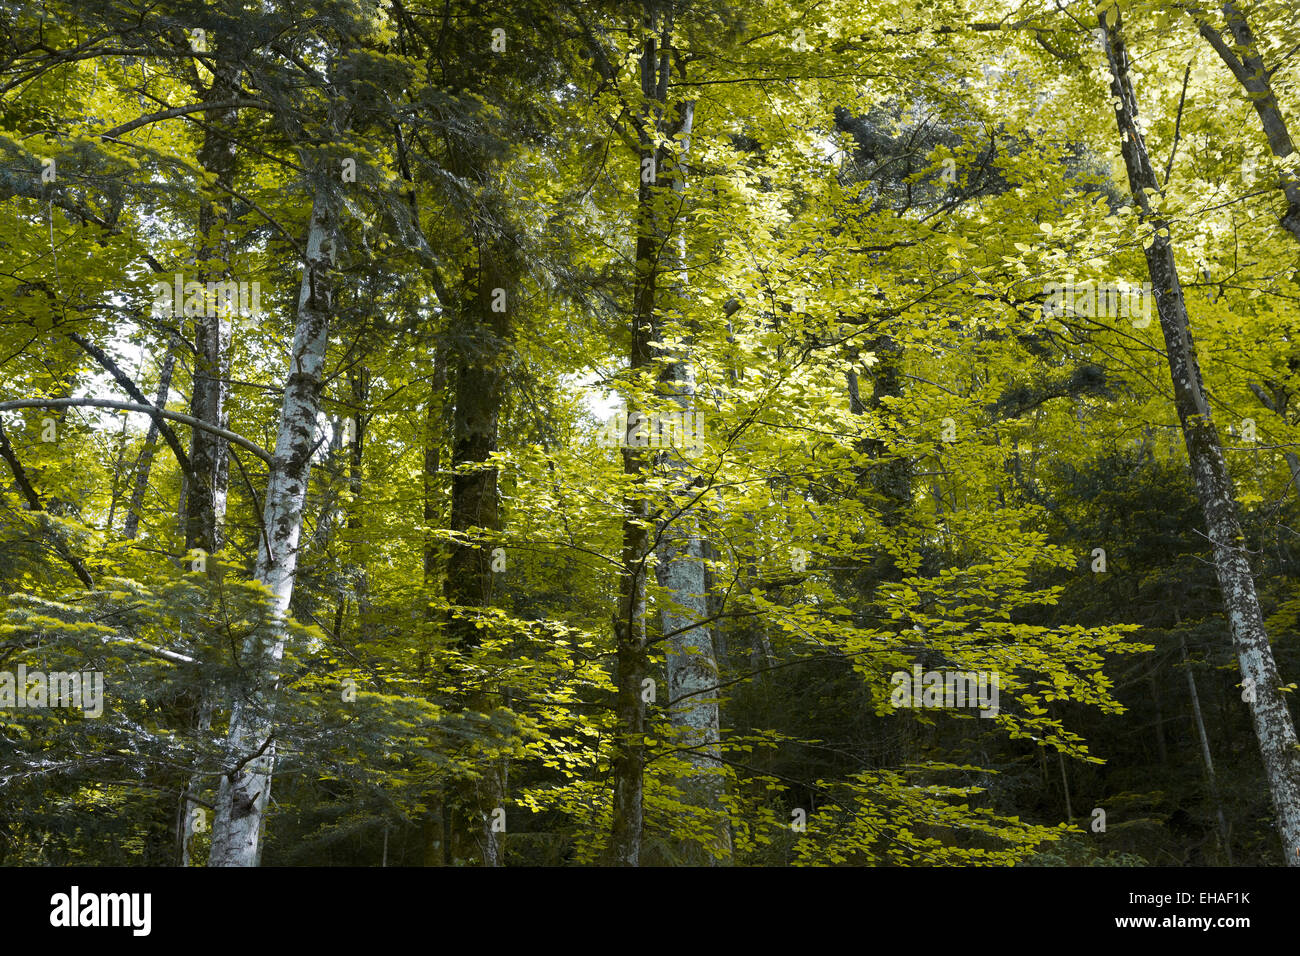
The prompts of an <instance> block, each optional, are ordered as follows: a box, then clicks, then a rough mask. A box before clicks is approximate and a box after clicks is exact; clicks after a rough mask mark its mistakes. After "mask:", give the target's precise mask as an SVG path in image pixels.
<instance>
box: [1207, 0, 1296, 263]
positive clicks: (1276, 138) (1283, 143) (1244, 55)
mask: <svg viewBox="0 0 1300 956" xmlns="http://www.w3.org/2000/svg"><path fill="white" fill-rule="evenodd" d="M1191 12H1192V15H1193V16H1194V17H1195V18H1196V26H1197V28H1198V29H1199V30H1200V33H1201V36H1203V37H1205V39H1206V41H1208V42H1209V44H1210V46H1212V47H1214V51H1215V52H1216V53H1218V54H1219V58H1220V59H1221V60H1223V62H1224V65H1226V66H1227V67H1228V69H1229V70H1230V71H1231V72H1232V75H1233V76H1234V77H1235V78H1236V80H1237V82H1238V83H1239V84H1241V87H1242V89H1244V90H1245V91H1246V94H1247V96H1248V97H1249V99H1250V105H1251V106H1253V107H1255V112H1256V113H1257V114H1258V115H1259V122H1260V125H1261V126H1262V127H1263V129H1264V136H1265V137H1267V139H1268V148H1269V150H1270V151H1271V152H1272V153H1273V155H1274V156H1276V157H1277V158H1278V159H1286V157H1288V156H1290V155H1291V154H1292V153H1293V152H1295V146H1294V145H1293V144H1292V142H1291V134H1290V133H1289V132H1288V130H1287V126H1286V120H1285V118H1284V117H1283V116H1282V109H1281V107H1279V106H1278V103H1277V97H1276V96H1274V95H1273V84H1272V82H1271V74H1270V73H1269V71H1268V70H1267V69H1266V68H1265V67H1264V59H1263V57H1261V56H1260V54H1259V46H1258V44H1256V42H1255V34H1254V32H1253V31H1252V30H1251V28H1250V24H1249V23H1247V22H1246V15H1245V13H1243V12H1242V10H1241V8H1240V7H1238V6H1237V4H1236V3H1235V2H1234V0H1226V2H1225V3H1224V4H1223V16H1224V20H1225V22H1226V23H1227V25H1228V30H1229V31H1230V32H1231V33H1232V38H1233V41H1234V42H1233V44H1232V45H1231V46H1229V45H1228V44H1227V43H1226V42H1225V41H1224V39H1223V35H1222V34H1221V33H1220V32H1219V31H1218V30H1216V29H1214V27H1212V26H1211V25H1210V23H1209V21H1208V20H1207V19H1206V18H1205V15H1204V12H1203V11H1201V10H1198V9H1196V8H1193V9H1192V11H1191ZM1279 185H1280V186H1281V189H1282V194H1283V195H1284V196H1285V197H1286V203H1287V209H1286V212H1285V213H1284V214H1283V216H1282V219H1281V224H1282V227H1283V228H1284V229H1286V230H1287V232H1289V233H1291V235H1293V236H1295V238H1296V239H1300V180H1297V179H1296V176H1295V174H1294V173H1291V172H1289V171H1288V170H1287V168H1286V167H1285V166H1283V167H1282V170H1281V182H1280V184H1279Z"/></svg>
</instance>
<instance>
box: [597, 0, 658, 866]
mask: <svg viewBox="0 0 1300 956" xmlns="http://www.w3.org/2000/svg"><path fill="white" fill-rule="evenodd" d="M654 30H655V11H654V5H653V3H652V2H647V3H646V4H645V7H644V10H643V19H642V35H643V40H642V50H641V59H640V68H641V94H642V97H643V104H642V109H641V111H640V113H639V115H638V117H637V140H638V156H637V158H638V163H637V169H638V176H639V180H638V187H637V207H636V275H635V276H634V285H633V301H632V328H631V333H632V334H631V345H630V350H629V354H628V372H629V376H628V377H629V381H633V382H635V381H636V380H637V379H639V378H640V377H641V373H642V372H643V371H644V370H648V369H649V366H650V364H651V362H652V360H653V351H652V348H651V345H650V343H651V342H652V341H654V340H655V337H656V334H657V329H656V327H655V290H656V287H657V284H658V273H659V253H660V249H661V248H662V245H663V235H662V227H661V226H660V225H659V223H658V221H657V217H656V216H655V197H656V195H657V190H656V188H655V185H654V183H653V182H652V181H651V178H650V177H648V176H647V175H646V174H645V172H644V171H645V170H646V169H657V168H658V166H659V158H660V153H659V149H658V148H657V146H656V144H655V140H654V137H653V135H652V134H651V130H650V124H651V123H652V122H655V120H654V119H653V113H652V110H651V107H650V105H649V104H650V103H651V102H653V101H655V100H657V99H658V83H657V80H658V58H657V56H656V42H655V36H654ZM628 411H629V415H628V433H629V434H631V433H632V432H633V430H634V425H633V424H632V409H631V408H630V407H629V409H628ZM625 437H626V436H625ZM623 445H624V447H623V449H622V456H623V473H624V474H626V475H629V476H631V478H632V489H633V490H632V491H631V492H630V493H628V494H627V495H625V497H624V499H623V503H622V510H623V550H622V555H621V559H620V565H619V598H618V608H617V610H616V611H615V614H614V650H615V668H614V687H615V696H614V717H615V721H616V723H617V731H616V733H615V735H614V741H613V749H614V754H613V759H612V761H611V771H612V774H613V814H612V820H611V826H610V836H609V844H608V845H607V846H606V848H605V861H606V862H607V863H609V864H610V865H614V866H639V865H640V863H641V845H642V831H643V827H644V822H645V807H644V795H645V760H646V752H645V751H646V745H645V732H646V703H647V699H646V689H647V687H649V686H651V685H650V684H649V683H647V682H648V681H649V680H650V677H649V672H650V661H649V657H648V655H647V648H646V574H647V570H648V568H649V563H650V556H651V534H650V532H651V528H652V524H651V517H650V515H651V505H650V502H649V500H648V499H646V498H645V497H644V495H642V494H640V493H639V489H640V486H641V485H642V484H643V483H644V481H645V479H646V476H647V473H648V471H649V466H650V458H649V454H648V453H647V452H646V451H645V449H644V448H641V447H635V446H633V445H632V443H631V442H630V441H626V440H625V441H624V442H623ZM655 696H656V697H657V694H656V695H655Z"/></svg>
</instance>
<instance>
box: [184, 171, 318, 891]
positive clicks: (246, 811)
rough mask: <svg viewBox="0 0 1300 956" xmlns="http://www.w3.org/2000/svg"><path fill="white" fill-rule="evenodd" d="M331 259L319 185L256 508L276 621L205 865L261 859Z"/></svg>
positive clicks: (262, 568) (254, 661)
mask: <svg viewBox="0 0 1300 956" xmlns="http://www.w3.org/2000/svg"><path fill="white" fill-rule="evenodd" d="M333 265H334V218H333V207H332V203H331V201H330V199H329V197H328V195H327V194H326V192H325V190H324V189H318V190H317V192H316V196H315V199H314V201H313V203H312V213H311V225H310V227H309V230H308V234H307V259H306V262H305V263H304V264H303V273H302V288H301V290H300V291H299V293H298V320H297V327H296V329H295V331H294V337H293V351H292V353H291V355H290V359H289V374H288V378H287V379H286V381H285V388H284V403H283V405H282V407H281V410H280V426H279V433H278V435H277V437H276V443H275V464H274V465H273V466H272V468H271V477H270V480H269V481H268V483H267V489H266V499H265V504H264V506H263V510H262V525H263V528H264V529H265V535H264V536H263V538H262V541H261V545H260V548H259V552H258V559H257V579H258V580H259V581H261V582H262V583H263V584H264V585H266V587H267V588H268V589H269V590H270V592H271V610H272V613H273V615H274V616H275V620H276V627H275V629H274V632H273V634H272V636H271V639H270V640H269V641H262V640H254V641H250V642H249V643H248V644H246V645H245V647H244V649H243V654H244V659H243V663H244V667H245V668H246V669H247V671H248V673H249V674H250V675H251V676H252V684H251V686H249V687H248V688H247V692H246V693H244V694H242V695H241V696H240V697H239V698H238V699H236V700H235V701H234V702H233V705H232V707H231V713H230V730H229V732H228V734H227V738H226V744H227V753H228V758H227V759H228V765H227V770H226V773H225V774H224V775H223V777H222V779H221V787H220V790H219V791H218V793H217V805H216V818H215V820H214V822H213V827H212V850H211V854H210V856H209V859H208V865H209V866H256V865H257V864H258V862H259V860H260V856H261V847H260V833H261V828H262V821H263V818H264V815H265V813H266V807H267V803H268V801H269V799H270V793H271V772H272V768H273V766H274V762H275V745H274V732H275V729H274V722H273V710H272V707H273V701H272V695H273V691H274V689H275V684H276V681H277V672H278V670H279V664H280V661H281V659H282V658H283V656H284V641H285V635H286V630H285V628H284V618H285V616H286V615H287V613H288V610H289V600H290V598H291V597H292V596H293V578H294V572H295V570H296V569H297V565H298V538H299V535H300V533H301V531H302V510H303V503H304V501H305V499H306V496H307V481H308V478H309V477H310V473H311V452H312V448H313V447H314V442H315V436H316V416H317V412H318V411H319V409H320V389H321V371H322V369H323V367H324V364H325V351H326V346H327V344H328V340H329V325H330V316H331V312H332V308H333V294H332V287H331V282H332V278H333V276H332V269H333Z"/></svg>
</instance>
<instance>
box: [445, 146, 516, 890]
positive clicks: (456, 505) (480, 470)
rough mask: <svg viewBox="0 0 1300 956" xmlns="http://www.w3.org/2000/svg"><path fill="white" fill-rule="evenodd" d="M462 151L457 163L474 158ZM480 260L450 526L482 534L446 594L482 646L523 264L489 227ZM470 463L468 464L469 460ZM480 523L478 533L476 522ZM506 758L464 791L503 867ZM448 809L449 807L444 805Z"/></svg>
mask: <svg viewBox="0 0 1300 956" xmlns="http://www.w3.org/2000/svg"><path fill="white" fill-rule="evenodd" d="M468 161H469V158H468V157H467V156H464V155H459V156H458V157H457V158H456V159H455V160H453V164H461V165H460V168H465V166H467V165H468ZM475 251H476V253H477V255H476V260H477V261H476V263H475V265H474V266H472V267H471V268H470V269H469V270H467V277H466V286H467V289H468V294H467V295H465V296H463V297H462V298H463V303H462V308H460V309H459V310H458V313H459V314H458V316H457V318H458V320H459V336H458V344H459V356H460V357H459V362H458V363H457V368H456V377H455V386H454V387H455V411H454V415H453V424H452V434H453V438H452V461H453V465H454V468H455V472H456V473H455V475H454V476H453V478H452V482H451V529H452V530H453V531H456V532H460V533H462V534H469V535H471V536H477V539H476V540H473V541H472V542H471V543H464V544H462V543H459V542H458V543H455V544H453V545H452V547H451V554H450V556H449V558H448V562H447V581H446V588H447V601H448V603H449V604H450V605H451V606H452V607H453V608H458V609H460V610H456V611H453V612H452V614H451V616H450V617H449V619H448V621H447V630H448V635H449V636H450V637H451V639H452V641H454V642H455V643H456V644H458V645H460V646H462V647H467V648H468V647H476V646H478V644H479V642H480V635H481V631H480V630H479V628H478V627H477V626H476V624H477V623H478V621H477V615H476V614H475V609H477V608H486V607H489V606H491V604H492V592H493V580H492V576H493V573H494V572H493V571H492V551H493V548H494V547H495V542H496V541H497V540H498V535H499V533H500V531H501V510H500V502H499V500H498V491H497V477H498V476H497V469H496V468H495V467H494V466H490V465H488V464H487V462H488V461H489V459H490V458H491V456H492V453H493V452H495V451H496V448H497V434H498V426H499V418H500V413H501V401H502V397H503V394H504V389H505V379H506V364H505V363H504V362H503V361H501V352H502V350H503V348H505V346H506V344H507V343H508V341H509V337H510V318H509V316H510V312H509V309H510V307H511V304H512V303H511V298H512V297H513V296H514V295H515V294H516V292H517V281H516V276H517V270H516V267H515V261H514V258H513V254H512V252H511V250H509V249H508V248H506V246H505V243H504V241H503V240H502V239H500V238H499V237H496V236H493V235H491V234H490V233H489V232H488V230H482V232H481V233H480V234H478V235H476V236H475ZM467 466H468V467H467ZM475 528H477V529H480V530H479V531H477V532H473V531H471V529H475ZM466 703H467V706H468V707H469V708H470V709H472V710H479V711H484V712H490V711H491V710H493V709H494V708H495V707H496V706H497V705H498V704H499V700H498V698H497V694H496V691H494V690H493V689H491V688H488V687H482V686H480V687H476V688H475V689H474V690H472V691H471V692H470V694H469V695H468V698H467V701H466ZM505 774H506V767H505V764H504V759H503V758H499V757H496V756H491V755H489V756H488V757H487V758H486V761H485V765H484V767H483V768H482V771H481V773H480V775H479V777H478V779H477V780H475V781H474V783H473V785H472V786H471V787H469V788H467V789H466V790H465V797H466V799H467V801H468V803H469V804H470V812H471V815H473V816H475V817H476V818H477V821H478V827H477V829H478V831H479V835H478V837H477V841H478V844H479V847H480V849H481V852H482V862H483V865H484V866H500V865H501V862H502V859H503V853H504V848H503V846H502V844H503V839H504V837H503V834H502V833H499V832H496V831H495V830H494V829H493V812H494V811H495V810H497V809H499V808H500V809H504V802H505ZM444 809H445V808H444Z"/></svg>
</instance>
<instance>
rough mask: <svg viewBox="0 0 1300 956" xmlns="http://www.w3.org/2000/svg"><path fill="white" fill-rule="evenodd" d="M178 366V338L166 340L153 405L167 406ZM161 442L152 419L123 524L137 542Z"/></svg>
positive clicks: (129, 536)
mask: <svg viewBox="0 0 1300 956" xmlns="http://www.w3.org/2000/svg"><path fill="white" fill-rule="evenodd" d="M175 368H176V339H175V337H172V338H170V339H169V340H168V342H167V352H166V354H165V355H164V356H163V363H162V369H161V371H160V372H159V373H158V394H157V397H156V398H155V399H154V404H155V405H157V406H158V407H159V408H166V407H167V396H168V395H170V394H171V388H172V372H173V371H174V370H175ZM157 443H158V421H157V420H156V419H152V418H151V419H150V420H149V431H148V432H147V433H146V434H145V436H144V447H143V448H142V449H141V450H140V458H139V459H138V460H137V461H136V465H135V487H134V488H132V490H131V503H130V504H129V505H128V506H127V511H126V520H125V521H124V522H123V523H122V536H123V537H124V538H126V540H128V541H134V540H135V536H136V535H137V534H138V533H139V531H140V512H141V511H143V510H144V496H145V494H146V492H148V490H149V472H150V471H151V470H152V468H153V455H154V447H155V446H156V445H157Z"/></svg>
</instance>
